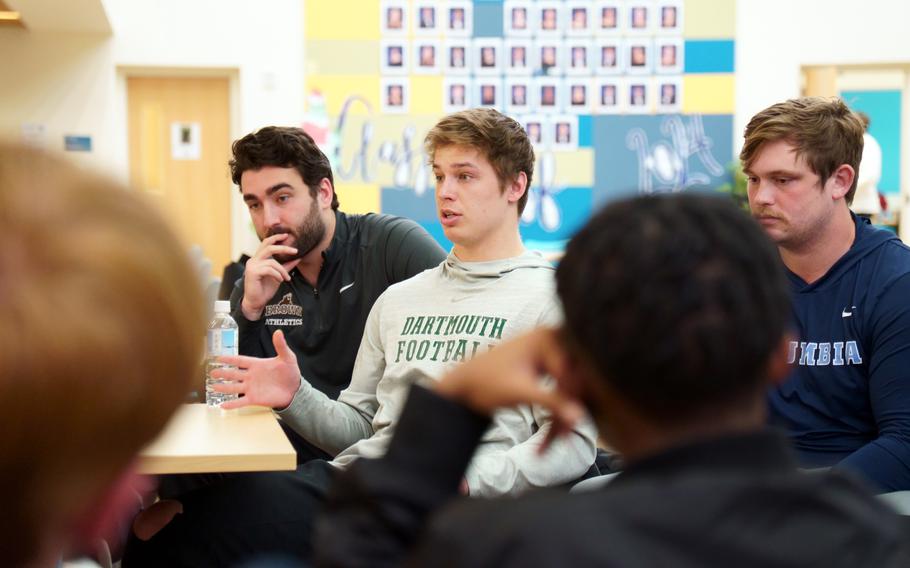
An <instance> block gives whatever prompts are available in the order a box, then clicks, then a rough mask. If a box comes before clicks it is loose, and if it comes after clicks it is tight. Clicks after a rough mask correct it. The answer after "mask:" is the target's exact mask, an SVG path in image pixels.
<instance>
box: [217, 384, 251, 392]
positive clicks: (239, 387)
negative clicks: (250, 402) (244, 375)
mask: <svg viewBox="0 0 910 568" xmlns="http://www.w3.org/2000/svg"><path fill="white" fill-rule="evenodd" d="M210 386H211V387H212V390H213V391H215V392H220V393H222V394H246V385H245V384H243V383H212V384H211V385H210Z"/></svg>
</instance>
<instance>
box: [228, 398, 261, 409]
mask: <svg viewBox="0 0 910 568" xmlns="http://www.w3.org/2000/svg"><path fill="white" fill-rule="evenodd" d="M254 404H256V403H255V402H252V401H251V400H250V397H248V396H244V397H241V398H235V399H234V400H226V401H224V402H222V403H221V408H223V409H224V410H233V409H234V408H243V407H244V406H251V405H254Z"/></svg>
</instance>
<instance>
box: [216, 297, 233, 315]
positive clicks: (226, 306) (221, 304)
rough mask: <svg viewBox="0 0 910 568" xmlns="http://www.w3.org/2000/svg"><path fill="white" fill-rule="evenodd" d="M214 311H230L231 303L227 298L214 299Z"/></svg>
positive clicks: (223, 312) (221, 312)
mask: <svg viewBox="0 0 910 568" xmlns="http://www.w3.org/2000/svg"><path fill="white" fill-rule="evenodd" d="M215 313H216V314H229V313H231V303H230V302H229V301H227V300H215Z"/></svg>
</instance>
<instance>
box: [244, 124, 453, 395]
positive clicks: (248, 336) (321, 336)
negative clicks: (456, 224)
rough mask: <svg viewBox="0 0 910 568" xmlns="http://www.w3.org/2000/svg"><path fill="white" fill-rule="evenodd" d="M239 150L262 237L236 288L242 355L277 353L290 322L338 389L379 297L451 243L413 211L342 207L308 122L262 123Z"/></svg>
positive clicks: (439, 257)
mask: <svg viewBox="0 0 910 568" xmlns="http://www.w3.org/2000/svg"><path fill="white" fill-rule="evenodd" d="M232 151H233V158H232V159H231V163H230V166H231V179H233V180H234V183H235V184H237V186H238V187H239V188H240V193H241V194H242V195H243V201H244V203H246V205H247V207H248V208H249V211H250V218H251V220H252V221H253V226H254V227H255V228H256V234H257V235H258V236H259V238H260V239H261V241H262V243H261V244H260V246H259V249H258V250H257V251H256V252H255V253H254V254H253V256H252V258H250V259H249V260H248V261H247V263H246V269H245V271H244V275H243V280H242V281H241V282H238V285H237V287H236V288H235V290H234V293H233V294H232V296H231V306H232V308H233V316H234V319H235V320H236V321H237V325H238V327H239V331H240V354H241V355H249V356H253V357H274V356H275V355H276V352H275V348H274V346H273V344H272V336H273V334H274V333H275V332H276V331H278V330H281V332H282V333H283V334H284V336H285V339H286V341H287V343H288V345H289V346H290V347H291V349H292V350H293V351H294V354H295V355H296V356H297V362H298V365H299V366H300V372H301V374H302V375H303V376H304V377H306V379H307V381H309V382H310V383H311V384H312V385H313V386H314V387H316V388H317V389H319V390H321V391H322V392H324V393H325V394H326V395H328V396H329V397H330V398H333V399H335V398H338V393H339V392H341V390H342V389H344V388H345V387H346V386H347V385H348V383H349V382H350V380H351V371H352V369H353V368H354V358H355V357H356V356H357V348H358V346H359V345H360V338H361V337H362V336H363V327H364V324H365V323H366V318H367V315H368V314H369V312H370V308H372V307H373V303H374V302H375V301H376V298H378V297H379V295H380V294H382V292H384V291H385V289H386V288H388V287H389V285H391V284H394V283H396V282H400V281H402V280H406V279H408V278H410V277H411V276H414V275H415V274H417V273H419V272H422V271H424V270H426V269H427V268H433V267H435V266H437V265H438V264H439V263H440V262H442V261H443V259H445V256H446V252H445V251H444V250H443V249H442V248H441V247H440V246H439V245H438V244H437V243H436V241H435V240H434V239H433V238H432V237H431V236H430V235H429V233H427V232H426V231H425V230H424V229H423V228H422V227H420V225H418V224H417V223H415V222H413V221H411V220H409V219H404V218H401V217H392V216H389V215H377V214H373V213H369V214H366V215H348V214H345V213H343V212H341V211H339V210H338V195H337V194H336V193H335V185H334V178H333V176H332V167H331V164H330V163H329V159H328V158H327V157H326V156H325V154H323V153H322V151H321V150H320V149H319V147H318V146H316V143H315V142H314V141H313V139H312V138H310V136H309V135H308V134H307V133H306V132H304V131H303V130H301V129H299V128H292V127H278V126H269V127H265V128H262V129H260V130H258V131H257V132H253V133H251V134H247V135H246V136H244V137H243V138H241V139H239V140H237V141H236V142H234V144H233V146H232ZM287 402H289V401H282V400H276V401H274V403H275V404H274V405H273V406H275V407H277V408H282V407H283V406H287ZM282 403H284V404H282Z"/></svg>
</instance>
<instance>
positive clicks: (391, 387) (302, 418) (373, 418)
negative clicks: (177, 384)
mask: <svg viewBox="0 0 910 568" xmlns="http://www.w3.org/2000/svg"><path fill="white" fill-rule="evenodd" d="M426 147H427V151H428V154H429V156H430V159H431V165H432V167H433V171H434V174H435V177H436V206H437V213H438V215H439V220H440V222H441V223H442V226H443V230H444V232H445V234H446V237H448V238H449V239H450V240H451V241H452V242H453V243H454V246H453V248H452V251H451V252H450V254H449V256H448V258H447V259H446V261H445V262H443V263H442V264H441V265H440V266H439V267H437V268H434V269H430V270H427V271H425V272H423V273H421V274H419V275H417V276H415V277H414V278H412V279H409V280H406V281H404V282H401V283H398V284H395V285H393V286H390V287H389V288H388V289H387V290H386V292H385V293H383V294H382V295H381V296H380V297H379V299H378V300H377V301H376V303H375V304H374V306H373V309H372V311H371V312H370V315H369V317H368V318H367V323H366V328H365V330H364V336H363V340H362V342H361V345H360V350H359V352H358V355H357V360H356V362H355V365H354V372H353V376H352V379H351V385H350V386H349V387H348V388H347V389H345V390H344V391H342V393H341V394H340V396H339V397H338V400H337V401H336V400H332V399H330V398H329V397H327V396H325V395H324V394H323V393H321V392H319V391H318V390H316V389H314V388H313V387H312V386H311V385H310V383H309V382H308V381H307V380H306V377H301V374H300V372H299V368H298V365H297V361H296V356H295V355H294V353H293V352H292V351H291V350H290V349H289V348H288V346H287V343H286V342H285V339H284V336H283V335H282V333H281V332H280V331H278V332H276V333H275V334H274V336H273V341H274V345H275V351H276V353H277V354H278V355H277V356H276V357H274V358H271V359H256V358H251V357H230V358H224V362H225V363H229V364H231V365H234V366H236V367H237V369H236V370H224V371H221V372H220V374H221V376H223V377H224V378H226V379H230V380H232V381H234V383H233V384H232V385H226V386H224V387H222V388H221V389H220V390H223V391H224V392H232V393H239V394H243V395H244V396H243V397H242V398H241V399H239V400H238V401H236V402H235V403H232V404H231V406H244V405H249V404H258V405H265V406H270V407H272V408H275V409H278V413H279V414H280V415H281V417H282V419H283V420H285V421H287V423H288V424H289V425H290V426H291V427H292V428H293V429H294V430H295V431H297V432H298V433H299V434H301V435H302V436H303V437H304V438H306V439H307V440H308V441H309V442H311V443H312V444H314V445H316V446H318V447H320V448H322V449H323V450H325V451H326V452H328V453H330V454H332V455H334V456H335V459H334V460H333V461H331V462H326V461H322V460H314V461H310V462H307V463H306V464H303V465H301V466H300V467H299V468H298V469H297V471H296V472H294V473H274V474H270V475H267V476H263V475H256V476H243V475H239V476H233V477H231V478H230V479H229V480H227V481H226V482H225V483H224V484H218V486H209V487H205V488H203V489H201V490H199V491H196V492H193V493H192V494H189V495H187V496H186V499H185V500H184V501H183V505H184V514H182V515H178V516H177V517H176V518H175V519H174V521H173V522H171V523H170V524H169V525H168V526H167V527H166V528H165V529H164V530H162V531H161V532H159V533H158V534H157V535H155V537H153V538H152V539H151V540H150V541H148V542H146V543H143V546H141V547H139V548H142V549H143V550H142V553H141V555H142V557H143V560H144V561H143V562H137V564H140V563H145V562H148V563H150V564H161V563H171V564H173V563H180V562H183V563H185V564H193V563H203V564H208V565H220V564H228V563H231V562H236V561H237V560H240V559H242V558H245V557H249V556H254V555H257V554H262V553H274V552H286V553H291V554H293V555H295V556H298V557H304V558H306V557H308V556H309V553H310V549H311V545H310V538H309V536H310V532H311V531H310V527H311V522H312V519H313V516H314V515H313V513H314V511H315V510H316V509H317V508H318V507H320V506H321V504H322V502H323V500H324V496H325V491H326V489H327V487H328V485H329V483H330V482H331V480H332V478H333V477H334V474H335V472H337V471H339V470H340V469H344V468H345V467H346V466H348V465H349V464H350V463H352V462H353V461H355V460H356V459H358V458H360V457H366V458H373V457H379V456H381V455H383V454H384V453H385V450H386V447H387V445H388V442H389V440H390V439H391V436H392V432H393V430H394V425H395V423H396V421H397V418H398V415H399V414H400V412H401V409H402V407H403V404H404V401H405V398H406V396H407V393H408V390H409V389H410V387H411V385H413V384H421V385H424V386H428V385H431V384H432V383H434V382H435V381H436V380H437V379H438V378H439V377H440V376H441V375H442V374H443V373H444V372H445V371H446V370H448V369H450V368H451V367H452V366H454V365H456V364H457V363H459V362H461V361H465V360H467V359H470V358H472V357H473V356H474V355H476V354H478V353H481V352H485V351H488V350H489V349H491V348H492V347H494V346H495V345H497V344H498V343H500V342H501V341H503V340H504V339H507V338H509V337H513V336H516V335H520V334H521V333H522V332H525V331H527V330H529V329H532V328H534V327H536V326H538V325H541V324H553V323H556V322H557V321H558V320H559V317H560V316H559V308H558V305H557V303H556V298H555V293H554V292H555V290H554V281H553V276H554V269H553V267H552V266H550V264H549V263H547V262H546V261H545V260H544V259H543V258H541V257H540V255H538V254H536V253H532V252H528V251H526V250H525V248H524V245H523V244H522V241H521V237H520V234H519V231H518V222H519V217H520V215H521V211H522V209H523V208H524V205H525V203H526V202H527V190H528V187H529V184H530V181H531V175H532V173H533V170H534V152H533V149H532V147H531V144H530V141H529V140H528V138H527V135H526V134H525V132H524V130H523V128H522V127H521V125H519V124H518V123H517V122H515V121H514V120H512V119H510V118H508V117H506V116H504V115H502V114H500V113H499V112H496V111H494V110H490V109H473V110H468V111H463V112H460V113H456V114H454V115H450V116H448V117H446V118H444V119H442V120H441V121H440V122H439V123H438V124H437V125H436V126H435V127H434V128H433V129H432V130H431V131H430V132H429V133H428V135H427V138H426ZM551 427H552V422H551V419H550V416H549V414H547V413H546V412H545V411H544V410H543V409H541V408H535V407H519V408H515V409H509V410H504V411H502V412H499V413H497V414H496V415H495V416H494V418H493V421H492V424H491V427H490V429H489V430H488V431H487V432H486V434H485V435H484V437H483V441H482V443H481V444H480V446H479V448H478V450H477V452H476V454H475V455H474V459H473V460H472V462H471V465H470V467H469V468H468V470H467V471H466V473H465V478H464V480H463V484H462V490H463V492H466V493H468V494H470V495H479V496H494V495H506V494H514V493H518V492H521V491H523V490H525V489H528V488H531V487H545V486H553V485H558V484H563V483H568V482H571V481H573V480H575V479H578V478H579V477H580V476H582V475H583V474H584V473H585V472H586V471H587V470H588V468H589V467H590V466H591V464H592V463H593V461H594V455H595V434H594V429H593V426H590V425H586V426H581V427H579V428H578V429H577V430H576V431H575V432H573V433H572V434H571V435H569V436H567V437H565V438H562V439H560V440H557V441H556V442H554V443H553V444H552V445H551V447H550V449H549V450H548V451H547V452H546V453H544V454H542V455H541V454H539V448H540V447H541V445H542V444H543V443H544V440H545V439H546V438H547V436H548V435H549V433H550V429H551ZM220 485H227V486H228V488H229V489H230V493H231V495H236V497H232V498H231V500H234V501H235V502H236V506H235V507H232V506H229V505H227V504H226V503H225V499H226V497H225V493H224V491H223V490H220V489H219V486H220ZM200 534H201V535H204V536H202V537H201V538H200ZM149 545H152V546H149ZM137 552H138V551H137ZM136 556H137V557H138V556H139V554H136ZM136 560H139V558H136Z"/></svg>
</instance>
